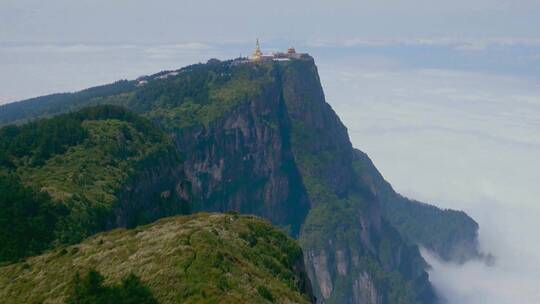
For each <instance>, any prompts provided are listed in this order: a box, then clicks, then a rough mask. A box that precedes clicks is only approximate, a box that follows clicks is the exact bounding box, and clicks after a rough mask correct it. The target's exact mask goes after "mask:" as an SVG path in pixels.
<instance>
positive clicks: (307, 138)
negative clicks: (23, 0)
mask: <svg viewBox="0 0 540 304" xmlns="http://www.w3.org/2000/svg"><path fill="white" fill-rule="evenodd" d="M143 80H144V81H143ZM130 83H131V84H132V85H130V86H127V87H126V88H125V89H122V90H120V89H119V90H117V91H115V90H112V89H111V92H112V93H105V94H102V95H100V94H90V95H89V96H87V97H84V96H82V95H79V94H80V93H76V94H71V95H69V96H67V95H66V97H65V98H63V99H62V101H61V104H64V105H67V104H69V106H66V107H64V110H71V109H79V108H84V107H86V106H88V105H96V104H110V105H115V106H122V107H126V108H128V109H129V110H130V111H133V112H134V113H136V114H131V113H130V112H126V113H129V114H126V115H129V116H130V117H133V119H136V120H137V121H144V122H145V124H147V125H148V128H149V129H150V130H155V132H156V134H160V135H159V136H158V135H156V136H143V135H141V134H138V133H137V132H141V131H137V130H138V129H137V128H136V126H131V128H130V125H129V124H131V123H128V125H127V126H125V127H127V128H128V129H129V130H131V129H134V130H135V131H136V132H135V131H133V132H135V133H133V134H131V133H132V131H130V132H128V133H129V136H127V137H129V138H131V140H132V142H133V143H137V144H134V145H133V147H132V149H135V150H134V151H133V152H132V153H134V154H133V155H136V156H133V157H131V158H130V157H124V158H120V159H121V160H115V161H114V162H109V160H110V157H105V159H106V160H104V159H102V158H101V156H99V155H100V153H98V152H99V151H101V149H97V148H95V149H94V150H92V149H93V148H92V147H98V146H100V145H102V144H104V145H105V146H106V147H111V145H112V147H117V148H120V147H124V146H125V144H124V141H123V138H125V137H126V136H124V135H122V134H124V131H122V130H123V129H124V127H122V126H119V125H118V124H122V125H125V124H126V123H125V122H122V121H121V120H120V121H119V120H118V119H117V118H116V119H114V118H113V119H109V118H107V119H104V120H99V119H98V120H97V122H96V120H95V119H88V120H85V119H83V120H80V119H79V121H82V122H81V123H79V125H80V128H82V131H81V134H82V135H80V138H79V137H78V136H79V135H77V134H78V133H77V132H72V133H73V134H75V135H74V137H73V139H69V142H68V143H66V144H65V145H66V146H69V148H66V149H64V148H62V149H60V150H59V152H54V153H53V154H51V155H54V156H52V157H51V156H47V157H46V158H45V159H44V160H43V161H40V157H37V158H36V156H34V155H40V154H39V153H37V152H31V153H30V152H24V153H26V154H25V155H26V156H21V157H19V156H18V154H13V153H12V152H9V153H8V152H6V153H7V154H8V155H7V157H4V159H6V161H4V162H5V165H4V167H5V168H6V169H5V170H6V171H7V172H10V173H8V174H10V175H15V176H16V177H17V178H20V180H21V183H22V184H23V185H25V186H26V187H28V188H29V189H30V190H31V191H35V192H36V193H37V192H39V191H40V190H44V191H46V192H47V193H49V196H51V199H52V200H53V201H57V202H58V201H60V202H64V201H70V200H72V199H74V198H75V199H76V200H75V201H76V203H73V204H71V205H70V204H67V206H68V212H69V213H70V214H73V210H78V209H77V208H73V206H78V205H83V206H88V205H90V206H100V204H102V203H106V204H105V205H106V206H114V207H113V208H112V210H113V214H114V215H115V216H114V217H109V219H108V220H107V221H105V222H101V223H98V224H99V225H98V227H97V228H99V229H107V228H110V227H115V226H130V225H135V224H138V223H144V222H146V221H149V220H151V219H154V218H157V217H161V216H165V215H169V214H174V213H178V212H188V211H189V212H193V211H228V210H235V211H238V212H240V213H249V214H256V215H259V216H262V217H265V218H267V219H269V220H270V221H271V222H272V223H273V224H275V225H278V226H280V227H281V228H282V229H285V230H286V231H288V232H289V233H290V234H291V235H292V236H295V237H298V239H299V241H300V244H301V245H302V248H303V251H304V260H305V262H306V269H307V272H308V274H309V276H310V278H311V281H312V283H313V287H314V293H315V295H316V296H317V298H318V301H319V302H321V303H323V302H324V303H346V304H348V303H434V302H435V301H436V297H435V295H434V292H433V289H432V287H431V285H430V283H429V280H428V276H427V273H426V271H425V270H426V267H427V265H426V263H425V261H424V260H423V259H422V257H421V256H420V254H419V251H418V247H417V245H423V246H426V247H428V248H430V249H432V250H435V251H436V252H437V253H438V254H440V255H441V256H442V257H444V258H447V259H461V258H462V257H461V256H460V257H456V256H454V252H453V251H452V250H453V249H452V248H458V247H461V246H464V245H466V246H470V248H467V250H469V251H470V252H476V250H477V249H476V233H477V229H478V227H477V225H476V223H474V221H472V219H470V218H469V217H468V216H467V215H466V214H464V213H460V212H454V211H442V210H439V209H437V208H436V207H433V206H429V205H424V204H417V203H414V202H411V201H408V200H406V199H404V198H403V199H402V198H401V197H400V196H399V195H398V194H396V193H395V192H393V190H392V189H391V187H390V186H389V185H388V184H387V183H386V182H385V181H384V179H382V177H381V176H380V174H379V173H378V171H377V170H376V169H375V167H374V166H373V165H372V164H371V162H370V161H369V159H367V156H366V157H363V155H362V154H361V153H360V152H358V151H355V150H354V149H353V147H352V145H351V143H350V141H349V137H348V134H347V130H346V128H345V127H344V126H343V124H342V123H341V121H340V120H339V118H338V117H337V115H336V114H335V113H334V111H333V110H332V108H331V107H330V105H328V104H327V103H326V101H325V97H324V93H323V90H322V87H321V84H320V80H319V77H318V72H317V68H316V66H315V63H314V60H313V58H311V57H310V56H307V55H305V56H303V57H302V58H300V59H294V60H291V61H280V62H261V63H253V62H248V63H245V62H241V61H238V60H234V61H224V62H219V61H215V60H213V61H211V62H209V63H207V64H198V65H193V66H188V67H186V68H183V69H180V70H177V71H173V72H163V73H160V74H156V75H153V76H148V77H144V78H141V80H139V81H138V82H130ZM113 87H114V85H113ZM70 96H71V97H70ZM33 102H35V100H34V101H26V102H22V103H18V104H17V103H16V104H13V105H8V106H5V107H0V111H1V110H3V109H10V111H14V112H11V113H17V114H9V115H4V116H3V117H4V118H2V119H3V120H2V121H3V122H14V121H21V120H24V119H31V118H33V117H36V116H40V115H42V114H43V115H50V114H51V113H52V112H54V111H57V110H55V109H58V108H54V109H52V110H50V111H48V110H43V111H42V110H39V111H36V112H33V114H32V115H30V116H25V115H24V113H27V111H28V109H29V108H30V107H31V105H32V104H33ZM59 102H60V101H54V102H53V103H55V104H58V103H59ZM91 109H94V110H91ZM95 109H116V110H115V111H120V110H119V109H118V108H116V107H113V108H111V107H97V108H90V110H82V112H77V113H73V114H69V115H74V117H77V115H81V114H80V113H84V112H85V111H96V110H95ZM40 111H41V114H39V112H40ZM21 113H23V114H21ZM69 115H67V116H60V117H61V118H62V117H70V116H69ZM137 115H140V116H142V117H143V118H141V117H139V116H137ZM54 119H55V118H53V119H52V120H50V121H55V120H54ZM149 121H151V122H152V124H151V123H149ZM38 123H43V122H38ZM27 126H28V125H24V126H21V127H7V128H4V129H2V132H6V131H5V130H9V129H13V128H25V127H27ZM77 126H78V125H77V123H74V124H73V128H74V130H79V127H77ZM47 134H51V133H50V132H49V133H47ZM52 134H53V135H54V132H53V133H52ZM85 134H86V135H85ZM92 134H97V135H94V136H92ZM152 134H153V133H152ZM52 137H53V138H55V136H52ZM89 139H91V143H88V140H89ZM101 139H103V141H102V140H101ZM53 142H54V141H53ZM119 143H120V144H119ZM62 145H64V144H62ZM62 145H61V146H62ZM21 147H22V148H21V149H22V150H23V151H24V150H27V149H28V150H29V151H34V150H33V149H34V148H32V147H33V145H32V144H30V145H28V144H27V145H22V146H21ZM129 147H130V146H129V145H127V148H128V149H130V148H129ZM156 147H159V148H156ZM9 149H11V148H3V150H5V151H10V150H9ZM111 149H112V151H113V152H110V154H112V155H117V154H116V152H114V151H116V150H115V148H111ZM38 150H39V149H38ZM45 150H47V151H48V149H45ZM53 150H54V149H53ZM105 150H106V151H109V149H105ZM54 151H56V150H54ZM24 153H23V154H24ZM77 153H79V154H77ZM359 153H360V154H359ZM46 154H47V153H46ZM86 154H88V155H92V159H93V158H95V157H98V158H99V161H98V160H92V161H74V159H76V158H77V157H78V158H81V159H85V157H86V156H84V155H86ZM74 155H75V156H74ZM77 155H79V156H77ZM120 155H122V154H121V153H120ZM129 155H131V154H129ZM34 158H36V159H37V161H34ZM113 158H114V157H113ZM147 159H148V161H146V160H147ZM72 160H73V161H72ZM70 161H72V162H70ZM96 162H97V163H99V164H100V166H99V167H100V168H101V167H103V168H106V169H107V170H110V171H107V170H105V171H106V172H109V173H107V174H105V175H106V176H103V175H100V174H99V173H100V172H98V171H100V170H96V171H91V168H92V165H91V164H93V163H96ZM83 163H84V164H85V165H84V166H82V165H81V164H83ZM60 164H62V165H60ZM64 164H66V165H64ZM88 166H89V167H90V171H88V172H95V174H91V177H88V178H90V181H89V183H90V185H98V186H99V187H98V189H102V190H101V192H100V193H98V194H96V193H94V191H93V190H91V189H90V188H85V187H84V185H86V181H85V179H82V182H76V183H75V184H70V182H69V181H68V179H65V178H64V179H62V178H60V177H62V176H69V174H74V176H77V175H78V174H83V175H84V172H87V168H88ZM64 168H74V169H73V170H72V171H70V172H63V171H62V170H64ZM124 168H135V169H129V170H127V172H131V174H128V176H124V175H122V174H121V173H122V172H126V170H124ZM55 170H56V171H55ZM130 170H131V171H130ZM54 172H58V173H54ZM117 173H118V174H117ZM50 174H52V175H50ZM92 178H93V179H92ZM45 182H46V184H44V183H45ZM79 183H80V184H79ZM63 185H65V186H66V187H64V186H63ZM72 189H74V190H76V191H74V193H72V192H71V191H72ZM92 189H93V187H92ZM134 189H136V190H134ZM137 189H138V190H137ZM68 190H69V191H68ZM145 195H149V196H148V197H145ZM80 201H82V202H83V203H80ZM79 209H80V208H79ZM105 209H107V208H105ZM86 210H92V212H94V211H96V212H98V211H99V210H101V208H93V207H92V208H87V209H86ZM108 210H110V208H109V209H108ZM133 210H135V211H133ZM59 212H62V210H60V211H59ZM107 212H109V214H110V211H107ZM79 214H81V213H80V212H76V213H75V215H77V216H79ZM82 214H84V217H83V218H87V217H88V215H87V214H85V213H82ZM418 214H423V215H424V216H422V217H420V216H417V215H418ZM90 218H93V217H92V216H90ZM98 218H99V217H98ZM67 222H69V221H67ZM77 222H78V223H83V224H82V225H81V226H82V227H79V228H77V229H74V230H75V231H82V232H81V233H80V234H79V235H88V234H91V233H93V232H94V231H98V230H99V229H96V227H95V225H94V224H95V223H94V222H92V221H88V223H90V225H87V224H86V222H85V221H80V220H77ZM455 223H466V224H467V225H455ZM59 225H63V221H60V224H59ZM68 226H69V225H68ZM88 227H91V228H88ZM418 227H436V228H437V230H433V231H432V232H433V233H431V234H430V233H427V231H428V230H427V229H418ZM61 231H62V230H61ZM60 235H61V234H60ZM75 235H77V234H75ZM32 252H34V251H32ZM456 252H457V251H456ZM456 254H457V253H456Z"/></svg>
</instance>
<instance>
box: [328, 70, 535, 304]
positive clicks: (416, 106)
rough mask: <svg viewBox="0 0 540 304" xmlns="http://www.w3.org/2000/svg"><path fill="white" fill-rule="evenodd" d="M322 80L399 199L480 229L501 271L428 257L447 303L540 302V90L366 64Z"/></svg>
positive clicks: (455, 73)
mask: <svg viewBox="0 0 540 304" xmlns="http://www.w3.org/2000/svg"><path fill="white" fill-rule="evenodd" d="M369 63H373V60H370V61H369ZM320 72H321V77H322V81H323V83H324V86H325V89H326V96H327V99H328V100H329V102H330V103H331V104H332V105H333V107H334V109H335V110H336V111H337V113H338V114H339V115H340V117H341V118H342V120H343V121H344V122H345V125H346V126H347V127H348V128H349V134H350V136H351V140H352V142H353V144H354V145H355V146H356V147H358V148H360V149H362V150H364V151H365V152H367V153H368V154H369V155H370V157H371V158H372V159H373V161H374V162H375V164H376V166H377V167H378V168H379V169H380V171H381V172H382V174H383V175H384V176H385V177H386V179H387V180H389V181H390V182H391V183H392V184H393V186H394V187H395V188H396V190H397V191H398V192H401V193H402V194H404V195H406V196H408V197H411V198H415V199H419V200H422V201H424V202H429V203H433V204H436V205H437V206H439V207H443V208H455V209H461V210H465V211H466V212H467V213H468V214H470V215H471V216H472V217H473V218H474V219H475V220H476V221H477V222H478V223H479V224H480V244H481V247H482V250H484V251H485V252H489V253H492V254H493V255H494V256H495V257H496V261H495V264H494V265H492V266H488V265H486V264H485V263H483V262H481V261H471V262H467V263H465V264H463V265H457V264H452V263H444V262H442V261H441V260H439V259H438V258H437V257H436V256H434V255H433V254H431V253H429V252H426V251H423V252H422V253H423V255H424V257H425V258H426V260H427V261H428V262H429V263H430V264H431V266H432V269H431V270H430V271H429V274H430V279H431V281H432V282H433V284H434V286H435V288H436V289H437V292H438V293H439V294H440V295H441V296H442V297H443V298H445V299H446V300H447V301H448V303H449V304H513V303H540V288H539V286H540V242H539V240H540V237H539V236H538V231H540V221H539V218H540V204H539V199H540V187H539V186H538V183H539V181H540V85H539V83H538V82H537V81H535V80H534V79H530V78H529V77H522V76H519V75H508V74H505V73H491V72H489V73H488V72H483V71H481V70H480V71H478V70H477V71H470V70H468V71H463V70H455V69H450V68H446V69H443V68H436V69H433V68H424V67H419V68H411V67H405V68H403V67H402V66H396V65H393V66H392V65H386V66H385V67H383V66H381V65H379V66H378V67H374V66H372V65H371V64H366V63H365V62H362V61H361V60H360V61H358V62H356V63H353V64H349V65H347V66H346V65H343V64H339V63H336V64H332V63H328V64H323V65H321V66H320Z"/></svg>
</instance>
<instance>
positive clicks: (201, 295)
mask: <svg viewBox="0 0 540 304" xmlns="http://www.w3.org/2000/svg"><path fill="white" fill-rule="evenodd" d="M301 259H302V252H301V250H300V248H299V246H298V245H297V243H296V242H295V241H294V240H293V239H291V238H289V237H287V236H286V235H285V234H283V233H282V232H280V231H278V230H276V229H275V228H273V227H272V226H271V225H270V224H269V223H267V222H265V221H262V220H260V219H258V218H255V217H249V216H238V215H234V214H196V215H192V216H180V217H173V218H167V219H163V220H160V221H158V222H155V223H153V224H151V225H147V226H140V227H138V228H135V229H132V230H124V229H119V230H113V231H110V232H106V233H101V234H98V235H95V236H93V237H92V238H90V239H88V240H86V241H84V242H83V243H81V244H78V245H74V246H69V247H64V248H61V249H56V250H54V251H50V252H47V253H45V254H43V255H41V256H37V257H32V258H29V259H27V260H26V261H25V262H21V263H17V264H11V265H8V266H4V267H1V268H0V298H2V299H4V301H6V302H4V303H38V302H40V301H43V303H62V301H63V300H65V299H66V298H67V297H68V295H69V294H70V292H71V290H72V288H73V278H74V275H75V273H76V272H77V271H79V272H81V273H85V272H86V271H88V270H89V269H94V268H95V269H96V270H97V271H99V272H100V273H101V274H102V275H103V276H104V278H105V281H104V283H105V284H106V285H114V284H118V283H120V282H121V281H122V280H123V279H124V278H125V277H126V276H128V275H129V274H131V273H133V274H134V275H136V276H137V277H138V278H140V280H141V282H142V284H144V285H145V286H147V287H148V288H149V290H150V291H151V292H152V294H153V296H154V297H155V298H156V299H157V301H158V302H159V303H179V302H180V303H218V302H219V303H270V302H273V303H309V298H308V296H307V295H306V294H303V293H302V292H301V289H302V286H303V284H304V283H303V282H304V280H305V277H304V274H303V273H302V272H299V271H297V269H296V268H295V265H297V264H298V262H299V261H301Z"/></svg>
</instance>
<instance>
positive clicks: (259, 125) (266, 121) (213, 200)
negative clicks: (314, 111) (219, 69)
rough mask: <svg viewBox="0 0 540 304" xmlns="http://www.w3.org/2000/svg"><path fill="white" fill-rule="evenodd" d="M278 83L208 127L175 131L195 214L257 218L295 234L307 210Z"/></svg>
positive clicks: (274, 83)
mask: <svg viewBox="0 0 540 304" xmlns="http://www.w3.org/2000/svg"><path fill="white" fill-rule="evenodd" d="M284 113H285V106H284V103H283V100H282V98H281V91H280V89H279V83H277V82H271V83H270V84H269V85H267V86H266V87H264V88H263V89H262V91H261V92H260V94H257V95H256V96H254V97H253V99H250V100H249V101H248V102H244V103H242V104H241V105H239V106H238V107H236V108H235V109H233V110H232V111H230V112H229V113H227V114H226V115H225V116H223V117H222V118H220V119H218V120H216V121H214V122H213V123H211V124H210V125H209V126H207V127H205V126H201V125H197V126H194V127H191V128H186V129H182V130H180V131H179V132H178V133H175V134H174V135H173V136H174V138H175V142H176V145H177V147H178V149H179V151H180V152H181V154H182V156H183V157H185V161H184V168H185V173H186V175H187V178H188V180H189V182H190V183H191V185H192V193H193V198H194V208H195V209H196V210H211V211H227V210H236V211H238V212H241V213H248V214H257V215H260V216H263V217H265V218H268V219H270V220H272V222H273V223H275V224H278V225H280V226H283V227H285V228H287V230H289V231H290V232H291V233H292V234H293V235H298V232H299V230H300V225H301V223H302V222H303V219H304V217H305V216H306V214H307V211H308V209H309V201H308V198H307V196H306V193H305V191H304V187H303V185H302V180H301V177H300V174H299V172H298V170H297V168H296V165H295V162H294V158H293V154H292V152H291V149H290V140H289V136H290V122H289V120H288V117H287V116H286V115H285V114H284Z"/></svg>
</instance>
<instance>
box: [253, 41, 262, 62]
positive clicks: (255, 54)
mask: <svg viewBox="0 0 540 304" xmlns="http://www.w3.org/2000/svg"><path fill="white" fill-rule="evenodd" d="M262 56H263V53H262V51H261V45H260V44H259V38H257V42H256V44H255V51H253V55H252V56H251V59H252V60H261V59H262Z"/></svg>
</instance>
